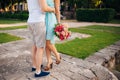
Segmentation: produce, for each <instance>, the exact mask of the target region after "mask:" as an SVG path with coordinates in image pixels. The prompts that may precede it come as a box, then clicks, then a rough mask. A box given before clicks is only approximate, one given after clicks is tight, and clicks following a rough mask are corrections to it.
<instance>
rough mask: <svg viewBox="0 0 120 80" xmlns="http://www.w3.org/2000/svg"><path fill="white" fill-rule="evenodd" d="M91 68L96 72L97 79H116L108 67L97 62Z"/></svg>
mask: <svg viewBox="0 0 120 80" xmlns="http://www.w3.org/2000/svg"><path fill="white" fill-rule="evenodd" d="M91 70H92V71H93V72H94V73H95V74H96V76H97V77H98V80H118V79H117V78H116V77H115V76H114V75H113V74H112V73H111V72H110V71H109V70H108V69H106V68H105V67H103V66H101V65H99V64H97V65H96V66H94V67H93V68H91Z"/></svg>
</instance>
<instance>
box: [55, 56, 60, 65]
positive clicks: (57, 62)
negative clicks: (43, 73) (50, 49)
mask: <svg viewBox="0 0 120 80" xmlns="http://www.w3.org/2000/svg"><path fill="white" fill-rule="evenodd" d="M60 62H61V56H60V60H57V61H56V64H60Z"/></svg>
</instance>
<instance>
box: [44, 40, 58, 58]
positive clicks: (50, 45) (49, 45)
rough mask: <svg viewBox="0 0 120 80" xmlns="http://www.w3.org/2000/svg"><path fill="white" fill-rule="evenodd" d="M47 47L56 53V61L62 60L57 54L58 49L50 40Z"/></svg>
mask: <svg viewBox="0 0 120 80" xmlns="http://www.w3.org/2000/svg"><path fill="white" fill-rule="evenodd" d="M46 46H47V47H49V49H50V50H51V51H52V52H53V53H54V55H55V57H56V59H57V60H60V55H59V53H58V52H57V49H56V47H55V45H53V44H51V43H50V40H47V41H46Z"/></svg>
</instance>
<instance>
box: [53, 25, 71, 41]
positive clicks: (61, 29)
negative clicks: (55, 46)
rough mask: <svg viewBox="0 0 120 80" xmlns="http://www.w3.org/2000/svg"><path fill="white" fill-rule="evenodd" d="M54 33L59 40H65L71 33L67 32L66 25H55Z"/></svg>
mask: <svg viewBox="0 0 120 80" xmlns="http://www.w3.org/2000/svg"><path fill="white" fill-rule="evenodd" d="M54 32H55V34H56V36H57V37H58V38H59V39H60V40H65V39H67V38H68V37H69V36H70V35H71V33H70V32H69V31H68V25H67V26H66V25H62V24H58V25H56V27H55V29H54Z"/></svg>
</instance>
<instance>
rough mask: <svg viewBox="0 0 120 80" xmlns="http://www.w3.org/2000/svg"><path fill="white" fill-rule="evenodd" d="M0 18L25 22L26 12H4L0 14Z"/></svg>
mask: <svg viewBox="0 0 120 80" xmlns="http://www.w3.org/2000/svg"><path fill="white" fill-rule="evenodd" d="M0 18H12V19H20V20H27V18H28V12H4V13H0Z"/></svg>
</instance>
